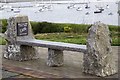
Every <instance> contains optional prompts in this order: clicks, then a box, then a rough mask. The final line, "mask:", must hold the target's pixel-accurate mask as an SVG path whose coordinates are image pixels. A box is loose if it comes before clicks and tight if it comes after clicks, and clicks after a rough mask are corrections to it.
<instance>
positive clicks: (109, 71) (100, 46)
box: [83, 22, 117, 77]
mask: <svg viewBox="0 0 120 80" xmlns="http://www.w3.org/2000/svg"><path fill="white" fill-rule="evenodd" d="M109 35H110V34H109V29H108V26H107V25H105V24H103V23H100V22H97V23H95V24H94V25H92V26H91V27H90V29H89V34H88V39H87V53H86V54H84V63H83V66H84V72H85V73H89V74H92V75H97V76H101V77H104V76H109V75H113V74H115V73H117V66H116V61H115V60H114V56H113V53H114V52H112V47H111V44H110V43H111V38H110V36H109Z"/></svg>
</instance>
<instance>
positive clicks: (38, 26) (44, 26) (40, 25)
mask: <svg viewBox="0 0 120 80" xmlns="http://www.w3.org/2000/svg"><path fill="white" fill-rule="evenodd" d="M31 26H32V29H33V32H34V34H37V33H55V32H63V30H64V29H63V27H61V26H59V25H58V24H54V23H48V22H31Z"/></svg>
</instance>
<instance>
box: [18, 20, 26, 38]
mask: <svg viewBox="0 0 120 80" xmlns="http://www.w3.org/2000/svg"><path fill="white" fill-rule="evenodd" d="M26 35H28V22H20V23H17V36H26Z"/></svg>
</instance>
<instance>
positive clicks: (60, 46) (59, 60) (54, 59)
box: [16, 39, 86, 66]
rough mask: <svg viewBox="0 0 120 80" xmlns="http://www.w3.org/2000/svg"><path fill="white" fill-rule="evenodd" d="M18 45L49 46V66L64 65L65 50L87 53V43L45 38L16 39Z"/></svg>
mask: <svg viewBox="0 0 120 80" xmlns="http://www.w3.org/2000/svg"><path fill="white" fill-rule="evenodd" d="M16 44H18V45H24V46H25V45H28V46H38V47H46V48H48V61H47V65H48V66H62V65H63V50H68V51H77V52H83V53H86V45H77V44H69V43H62V42H52V41H44V40H36V39H31V40H19V41H16Z"/></svg>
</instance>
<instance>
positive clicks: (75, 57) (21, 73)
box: [0, 46, 120, 78]
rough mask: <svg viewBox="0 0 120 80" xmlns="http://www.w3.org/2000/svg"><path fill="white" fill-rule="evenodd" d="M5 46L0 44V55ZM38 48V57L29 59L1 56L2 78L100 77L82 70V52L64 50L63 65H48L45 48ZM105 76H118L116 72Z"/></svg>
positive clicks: (116, 53)
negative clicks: (21, 59)
mask: <svg viewBox="0 0 120 80" xmlns="http://www.w3.org/2000/svg"><path fill="white" fill-rule="evenodd" d="M4 47H5V46H0V51H1V52H0V57H2V53H3V51H4ZM112 48H113V53H114V55H113V57H114V59H115V60H116V66H118V48H120V47H117V46H114V47H112ZM38 49H39V56H38V57H39V59H36V60H30V61H23V62H19V61H13V60H7V59H4V58H2V60H1V61H2V78H33V77H34V78H100V77H96V76H93V75H89V74H84V73H83V72H82V70H83V67H82V63H83V53H80V52H72V51H64V66H62V67H49V66H47V65H46V61H47V55H48V54H47V48H40V47H39V48H38ZM106 78H118V74H115V75H111V76H109V77H106Z"/></svg>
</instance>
